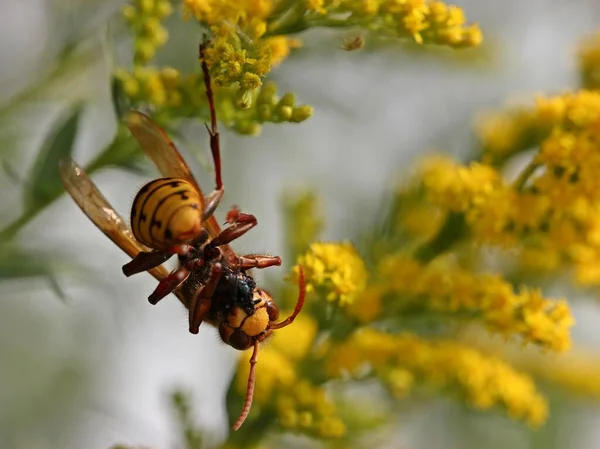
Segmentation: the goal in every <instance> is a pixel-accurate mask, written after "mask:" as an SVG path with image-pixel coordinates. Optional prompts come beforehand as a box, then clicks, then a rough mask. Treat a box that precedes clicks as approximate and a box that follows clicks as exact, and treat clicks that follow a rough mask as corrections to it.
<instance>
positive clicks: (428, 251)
mask: <svg viewBox="0 0 600 449" xmlns="http://www.w3.org/2000/svg"><path fill="white" fill-rule="evenodd" d="M466 235H467V225H466V223H465V218H464V216H463V215H462V214H458V213H454V212H452V213H450V214H449V215H448V218H446V222H445V223H444V225H443V226H442V228H441V229H440V231H439V232H438V234H437V235H436V236H435V237H434V238H433V239H432V240H430V241H429V242H427V243H425V244H424V245H423V246H421V247H420V248H419V249H417V250H416V251H415V258H416V259H417V260H419V261H421V262H425V263H426V262H429V261H431V260H432V259H434V258H435V257H437V256H439V255H440V254H443V253H445V252H446V251H448V250H449V249H450V248H451V247H452V246H454V245H455V244H456V243H458V242H459V241H460V240H462V239H463V238H464V237H465V236H466Z"/></svg>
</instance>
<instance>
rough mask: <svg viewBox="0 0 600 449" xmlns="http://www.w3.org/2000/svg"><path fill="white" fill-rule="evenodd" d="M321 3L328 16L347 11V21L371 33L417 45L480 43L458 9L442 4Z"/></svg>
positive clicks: (405, 0)
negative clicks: (399, 38)
mask: <svg viewBox="0 0 600 449" xmlns="http://www.w3.org/2000/svg"><path fill="white" fill-rule="evenodd" d="M324 3H325V5H324V7H325V9H326V10H328V11H330V12H331V13H339V12H344V13H347V12H349V13H350V17H349V18H348V22H351V23H354V24H359V25H362V26H364V27H365V28H367V29H370V30H373V31H381V32H384V33H389V34H392V35H396V36H412V38H413V39H414V40H415V42H417V43H419V44H423V43H430V44H440V45H449V46H451V47H456V48H460V47H477V46H478V45H479V44H481V42H482V40H483V35H482V33H481V30H480V29H479V27H478V26H477V25H466V19H465V14H464V11H463V10H462V9H461V8H459V7H458V6H454V5H448V4H446V3H444V2H441V1H428V0H370V1H361V0H339V1H332V2H324ZM328 3H329V4H330V5H328ZM322 10H323V9H321V12H322Z"/></svg>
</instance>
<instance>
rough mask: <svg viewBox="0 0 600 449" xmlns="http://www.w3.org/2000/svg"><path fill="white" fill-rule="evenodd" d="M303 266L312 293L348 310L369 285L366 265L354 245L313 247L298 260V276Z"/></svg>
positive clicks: (332, 244)
mask: <svg viewBox="0 0 600 449" xmlns="http://www.w3.org/2000/svg"><path fill="white" fill-rule="evenodd" d="M300 266H302V267H303V270H304V274H305V278H306V290H307V292H308V293H313V292H314V293H323V294H324V297H325V298H326V300H327V301H330V302H334V303H337V304H338V305H339V306H341V307H344V306H346V305H348V304H350V303H352V302H353V301H354V299H355V298H356V296H357V295H359V294H361V293H362V292H363V290H364V289H365V287H366V283H367V276H368V273H367V269H366V266H365V262H364V261H363V259H362V258H361V257H360V255H359V254H358V253H357V252H356V249H355V247H354V245H352V244H351V243H349V242H342V243H313V244H312V245H310V247H309V249H308V251H306V253H304V254H303V255H301V256H299V257H298V262H297V265H296V266H295V267H294V268H293V273H294V275H295V276H297V275H298V272H299V269H300V268H299V267H300Z"/></svg>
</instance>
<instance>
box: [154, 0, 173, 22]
mask: <svg viewBox="0 0 600 449" xmlns="http://www.w3.org/2000/svg"><path fill="white" fill-rule="evenodd" d="M172 13H173V6H171V2H169V1H168V0H158V1H157V2H156V4H155V5H154V14H156V17H158V18H159V19H160V20H162V19H165V18H167V17H169V16H170V15H171V14H172Z"/></svg>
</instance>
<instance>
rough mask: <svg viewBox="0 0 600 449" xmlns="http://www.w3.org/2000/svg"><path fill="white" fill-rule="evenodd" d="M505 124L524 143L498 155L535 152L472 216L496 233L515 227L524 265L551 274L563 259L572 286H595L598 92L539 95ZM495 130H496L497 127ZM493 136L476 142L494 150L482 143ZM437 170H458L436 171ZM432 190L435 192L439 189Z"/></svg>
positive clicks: (599, 272)
mask: <svg viewBox="0 0 600 449" xmlns="http://www.w3.org/2000/svg"><path fill="white" fill-rule="evenodd" d="M507 117H508V116H507ZM506 123H507V125H506V126H505V127H504V128H506V127H508V128H512V129H516V130H519V131H518V132H517V133H515V136H516V135H519V136H517V137H514V138H511V141H512V142H513V143H515V142H517V141H520V142H528V145H520V146H517V147H515V148H513V149H512V151H511V150H510V149H508V147H506V148H504V149H503V152H504V153H505V154H509V153H511V152H512V153H515V152H518V151H520V150H522V149H524V148H525V147H527V146H529V147H531V146H534V145H538V146H539V149H538V151H537V153H536V155H535V156H534V158H533V160H532V162H531V163H530V165H529V167H527V168H526V169H525V170H524V172H523V173H522V174H521V176H520V177H519V178H518V179H517V182H516V184H515V185H514V188H510V187H508V186H506V185H504V186H498V185H496V186H495V187H494V188H493V189H492V192H493V194H490V197H489V198H488V199H487V200H484V203H485V204H487V206H486V207H484V210H483V211H481V210H480V211H478V219H479V220H481V219H482V218H483V217H487V219H486V222H487V223H488V224H489V222H490V221H491V220H493V222H494V223H495V225H496V228H497V230H498V229H499V228H502V229H504V230H505V231H510V233H514V232H516V231H518V230H520V232H521V234H520V236H519V237H520V238H521V240H522V242H521V243H522V244H523V245H524V246H525V248H524V254H526V256H527V257H526V260H525V261H526V262H527V263H529V264H530V265H531V266H532V267H541V268H545V269H553V268H556V267H558V266H559V265H560V263H561V261H570V262H574V263H575V268H576V277H577V280H578V281H579V282H581V283H583V284H598V283H600V268H598V267H599V266H600V263H599V262H600V178H599V177H598V176H597V174H598V173H599V170H600V92H598V91H593V90H582V91H579V92H576V93H567V94H563V95H560V96H556V97H550V98H545V97H540V98H538V99H537V101H536V104H535V106H534V107H532V108H531V109H529V110H525V109H521V111H520V113H519V114H515V115H513V116H512V117H511V118H510V119H509V118H507V121H506ZM496 131H497V132H498V133H500V132H502V127H501V128H499V129H497V130H496ZM494 134H495V133H488V135H487V140H486V141H484V147H485V148H486V149H488V150H489V149H491V148H495V149H499V146H497V145H496V146H494V145H493V144H490V142H493V141H494V139H495V137H494ZM525 136H528V137H525ZM490 151H492V150H490ZM492 153H493V151H492ZM488 154H489V153H488ZM494 159H495V158H494V156H493V155H492V157H490V158H489V160H494ZM444 170H446V171H454V172H455V171H457V170H458V169H457V168H448V167H446V168H441V169H440V170H438V172H442V171H444ZM433 188H434V190H435V189H436V188H437V189H438V190H443V186H439V185H438V186H435V185H434V186H433ZM437 195H438V197H439V196H440V195H439V194H437ZM443 201H445V199H444V200H443ZM478 208H479V209H481V207H478ZM464 212H465V213H468V214H471V215H473V211H468V212H467V211H466V210H465V211H464ZM471 224H473V223H471ZM484 230H485V229H484ZM487 231H489V229H487ZM524 237H526V238H527V239H526V240H524ZM484 240H486V239H485V238H484ZM487 240H488V241H489V239H487Z"/></svg>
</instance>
